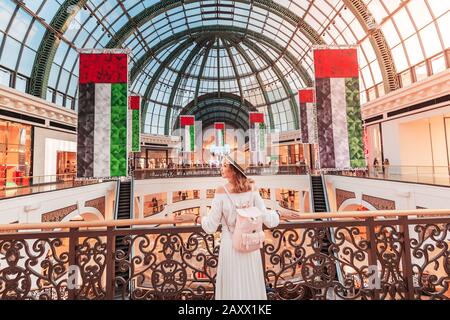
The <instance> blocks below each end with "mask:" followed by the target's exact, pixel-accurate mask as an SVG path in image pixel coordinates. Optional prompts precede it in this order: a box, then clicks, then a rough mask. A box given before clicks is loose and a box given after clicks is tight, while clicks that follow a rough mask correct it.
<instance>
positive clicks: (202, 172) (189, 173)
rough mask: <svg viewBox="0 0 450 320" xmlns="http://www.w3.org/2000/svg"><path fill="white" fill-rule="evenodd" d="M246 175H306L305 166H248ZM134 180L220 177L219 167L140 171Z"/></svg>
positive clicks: (306, 169) (137, 171) (135, 174)
mask: <svg viewBox="0 0 450 320" xmlns="http://www.w3.org/2000/svg"><path fill="white" fill-rule="evenodd" d="M245 171H246V173H247V174H248V175H285V174H286V175H301V174H307V173H308V172H309V171H308V167H307V166H304V165H302V166H297V165H281V166H249V167H248V168H246V170H245ZM133 175H134V178H135V179H136V180H144V179H160V178H187V177H218V176H220V168H219V167H210V166H193V167H185V168H182V167H175V168H158V169H142V170H135V171H134V172H133Z"/></svg>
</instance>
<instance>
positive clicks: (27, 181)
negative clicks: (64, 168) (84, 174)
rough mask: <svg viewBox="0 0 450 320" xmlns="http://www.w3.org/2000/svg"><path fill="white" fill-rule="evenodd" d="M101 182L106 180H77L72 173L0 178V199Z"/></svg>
mask: <svg viewBox="0 0 450 320" xmlns="http://www.w3.org/2000/svg"><path fill="white" fill-rule="evenodd" d="M102 181H106V180H101V179H96V178H91V179H77V178H76V174H74V173H68V174H55V175H46V176H23V177H14V178H0V199H2V198H10V197H17V196H22V195H30V194H35V193H40V192H46V191H56V190H61V189H67V188H74V187H80V186H86V185H91V184H95V183H100V182H102Z"/></svg>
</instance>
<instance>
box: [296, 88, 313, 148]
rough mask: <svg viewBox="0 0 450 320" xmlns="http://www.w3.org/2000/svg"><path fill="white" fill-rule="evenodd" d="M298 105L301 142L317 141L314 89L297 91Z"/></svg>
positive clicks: (310, 142) (311, 142)
mask: <svg viewBox="0 0 450 320" xmlns="http://www.w3.org/2000/svg"><path fill="white" fill-rule="evenodd" d="M298 96H299V102H300V103H299V106H300V133H301V138H302V143H309V144H314V143H317V115H316V106H315V104H314V96H315V95H314V89H313V88H306V89H301V90H299V91H298Z"/></svg>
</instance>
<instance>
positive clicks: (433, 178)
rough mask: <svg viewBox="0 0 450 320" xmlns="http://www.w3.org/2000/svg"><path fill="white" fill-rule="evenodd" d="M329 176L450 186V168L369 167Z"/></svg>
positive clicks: (335, 172)
mask: <svg viewBox="0 0 450 320" xmlns="http://www.w3.org/2000/svg"><path fill="white" fill-rule="evenodd" d="M329 174H333V175H343V176H353V177H364V178H372V179H380V180H391V181H402V182H413V183H425V184H433V185H442V186H450V167H445V166H441V167H439V166H434V167H432V166H391V165H388V166H384V165H383V166H369V167H368V168H367V170H342V171H331V172H329Z"/></svg>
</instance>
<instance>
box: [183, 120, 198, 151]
mask: <svg viewBox="0 0 450 320" xmlns="http://www.w3.org/2000/svg"><path fill="white" fill-rule="evenodd" d="M180 126H181V128H184V136H183V141H184V144H183V145H184V148H183V151H184V152H194V150H195V117H194V116H180Z"/></svg>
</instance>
